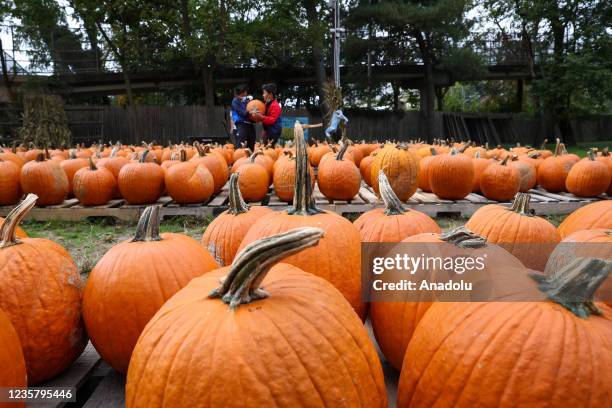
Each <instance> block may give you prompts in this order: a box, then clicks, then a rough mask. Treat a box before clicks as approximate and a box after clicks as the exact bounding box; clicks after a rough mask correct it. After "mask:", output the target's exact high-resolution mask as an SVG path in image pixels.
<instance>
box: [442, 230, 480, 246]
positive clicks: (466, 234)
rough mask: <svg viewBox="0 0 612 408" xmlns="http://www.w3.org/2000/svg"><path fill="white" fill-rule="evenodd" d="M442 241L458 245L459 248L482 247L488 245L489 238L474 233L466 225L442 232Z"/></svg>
mask: <svg viewBox="0 0 612 408" xmlns="http://www.w3.org/2000/svg"><path fill="white" fill-rule="evenodd" d="M440 239H441V240H442V241H445V242H448V243H449V244H453V245H456V246H458V247H459V248H482V247H484V246H486V245H487V240H486V239H484V238H483V237H481V236H480V235H476V234H474V233H473V232H472V231H470V230H469V229H467V228H465V227H457V228H455V229H453V230H451V231H448V232H445V233H443V234H440Z"/></svg>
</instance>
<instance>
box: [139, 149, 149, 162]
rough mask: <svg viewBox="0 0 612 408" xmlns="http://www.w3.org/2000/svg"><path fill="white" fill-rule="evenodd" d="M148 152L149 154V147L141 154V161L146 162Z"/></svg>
mask: <svg viewBox="0 0 612 408" xmlns="http://www.w3.org/2000/svg"><path fill="white" fill-rule="evenodd" d="M147 154H149V149H144V150H143V151H142V155H141V156H140V160H139V162H140V163H146V160H147Z"/></svg>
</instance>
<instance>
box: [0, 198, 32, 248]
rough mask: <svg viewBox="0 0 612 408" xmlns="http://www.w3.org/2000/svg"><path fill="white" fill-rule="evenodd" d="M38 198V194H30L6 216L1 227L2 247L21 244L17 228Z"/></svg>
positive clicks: (0, 246) (0, 242) (0, 243)
mask: <svg viewBox="0 0 612 408" xmlns="http://www.w3.org/2000/svg"><path fill="white" fill-rule="evenodd" d="M36 200H38V196H37V195H36V194H28V195H27V196H26V198H24V199H23V201H22V202H21V203H19V205H18V206H17V207H15V208H13V210H12V211H11V212H10V213H9V214H8V215H7V216H6V218H5V219H4V223H3V224H2V227H0V249H4V248H8V247H10V246H13V245H17V244H19V243H20V242H19V240H18V239H17V237H16V236H15V230H16V229H17V227H18V226H19V223H20V222H21V220H23V218H24V217H25V216H26V215H27V214H28V212H30V210H31V209H32V208H34V205H35V204H36Z"/></svg>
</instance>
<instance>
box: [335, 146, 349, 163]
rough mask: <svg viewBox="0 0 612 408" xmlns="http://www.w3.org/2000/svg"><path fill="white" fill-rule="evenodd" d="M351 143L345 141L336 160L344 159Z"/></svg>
mask: <svg viewBox="0 0 612 408" xmlns="http://www.w3.org/2000/svg"><path fill="white" fill-rule="evenodd" d="M348 147H349V144H348V143H343V144H342V147H341V148H340V151H339V152H338V154H337V155H336V160H342V159H344V154H345V153H346V151H347V150H348Z"/></svg>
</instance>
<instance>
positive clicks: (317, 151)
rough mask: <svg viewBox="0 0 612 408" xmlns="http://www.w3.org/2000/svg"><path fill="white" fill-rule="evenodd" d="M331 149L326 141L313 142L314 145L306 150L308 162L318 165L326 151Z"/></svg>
mask: <svg viewBox="0 0 612 408" xmlns="http://www.w3.org/2000/svg"><path fill="white" fill-rule="evenodd" d="M331 151H332V149H331V147H329V145H328V144H327V142H325V143H321V144H319V143H317V142H315V145H314V146H313V147H312V148H311V149H310V151H309V152H308V157H309V158H310V164H312V166H313V167H318V166H319V163H320V162H321V159H322V158H323V156H325V155H326V154H327V153H330V152H331Z"/></svg>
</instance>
